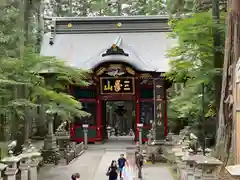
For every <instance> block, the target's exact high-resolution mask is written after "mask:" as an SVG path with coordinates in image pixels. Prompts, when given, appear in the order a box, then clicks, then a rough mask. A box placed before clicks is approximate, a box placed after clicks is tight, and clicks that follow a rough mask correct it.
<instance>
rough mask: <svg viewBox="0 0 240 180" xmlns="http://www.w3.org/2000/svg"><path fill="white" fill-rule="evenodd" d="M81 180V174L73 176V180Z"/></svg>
mask: <svg viewBox="0 0 240 180" xmlns="http://www.w3.org/2000/svg"><path fill="white" fill-rule="evenodd" d="M79 178H80V174H79V173H74V174H72V176H71V179H72V180H79Z"/></svg>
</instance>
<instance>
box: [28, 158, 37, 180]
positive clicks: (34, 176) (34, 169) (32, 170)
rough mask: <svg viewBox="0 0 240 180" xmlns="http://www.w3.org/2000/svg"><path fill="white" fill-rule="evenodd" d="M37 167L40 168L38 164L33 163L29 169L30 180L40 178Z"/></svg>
mask: <svg viewBox="0 0 240 180" xmlns="http://www.w3.org/2000/svg"><path fill="white" fill-rule="evenodd" d="M37 166H38V162H31V165H30V168H29V174H30V180H37V177H38V173H37Z"/></svg>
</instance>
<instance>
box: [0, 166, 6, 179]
mask: <svg viewBox="0 0 240 180" xmlns="http://www.w3.org/2000/svg"><path fill="white" fill-rule="evenodd" d="M6 168H7V165H6V164H2V163H0V180H3V177H2V174H3V171H5V170H6Z"/></svg>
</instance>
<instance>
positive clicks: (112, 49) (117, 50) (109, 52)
mask: <svg viewBox="0 0 240 180" xmlns="http://www.w3.org/2000/svg"><path fill="white" fill-rule="evenodd" d="M109 55H123V56H129V54H128V53H125V52H124V50H123V49H122V48H120V47H118V46H116V45H115V44H113V45H112V46H111V47H110V48H109V49H107V51H106V52H105V53H104V54H102V57H105V56H109Z"/></svg>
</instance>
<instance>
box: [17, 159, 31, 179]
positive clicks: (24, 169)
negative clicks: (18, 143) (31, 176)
mask: <svg viewBox="0 0 240 180" xmlns="http://www.w3.org/2000/svg"><path fill="white" fill-rule="evenodd" d="M27 161H29V160H28V159H21V161H20V166H19V169H20V170H21V180H28V170H29V165H30V164H29V163H28V162H27Z"/></svg>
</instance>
